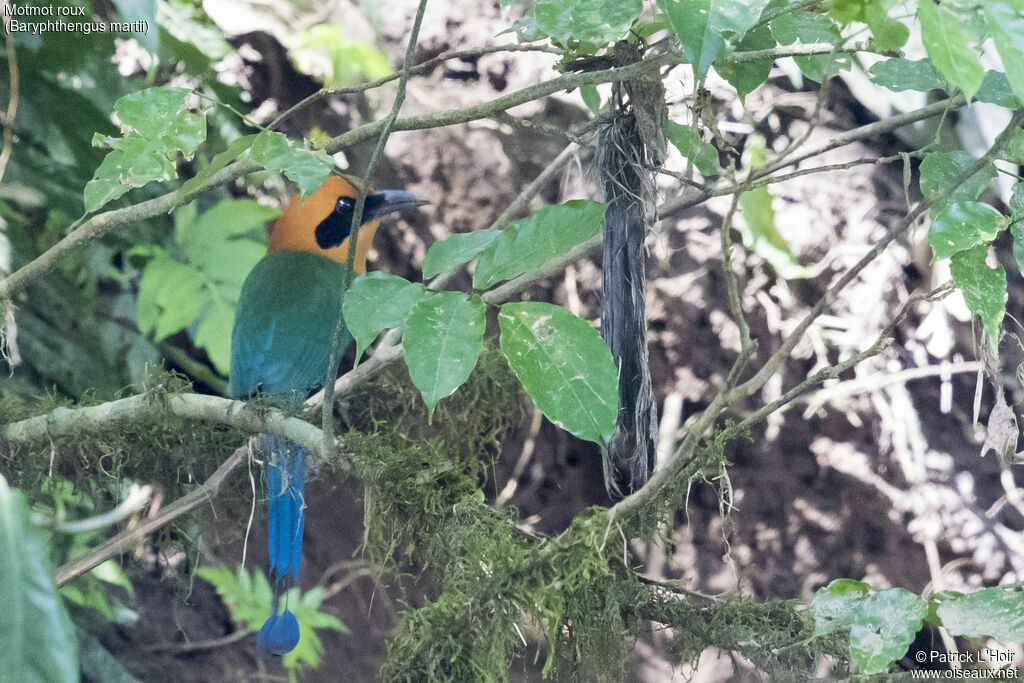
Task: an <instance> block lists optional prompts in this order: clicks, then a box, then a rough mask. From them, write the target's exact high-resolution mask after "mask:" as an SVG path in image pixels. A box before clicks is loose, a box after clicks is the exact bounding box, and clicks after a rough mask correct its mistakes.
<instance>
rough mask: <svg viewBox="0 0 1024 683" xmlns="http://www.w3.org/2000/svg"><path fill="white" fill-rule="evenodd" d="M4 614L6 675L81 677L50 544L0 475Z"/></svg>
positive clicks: (0, 634)
mask: <svg viewBox="0 0 1024 683" xmlns="http://www.w3.org/2000/svg"><path fill="white" fill-rule="evenodd" d="M0 594H2V595H3V596H4V618H3V619H0V643H2V644H3V648H4V656H3V676H4V677H5V678H9V679H10V680H12V681H68V682H69V683H75V682H77V681H78V652H77V650H78V647H77V641H76V639H75V631H74V628H73V627H72V625H71V620H70V619H69V618H68V615H67V612H65V611H64V607H63V606H62V605H61V603H60V600H59V599H58V598H57V589H56V586H55V585H54V582H53V578H52V577H51V575H50V564H49V550H48V549H47V543H46V540H45V538H44V536H43V534H42V533H41V532H40V530H39V529H37V528H35V526H34V525H33V524H32V522H31V520H30V519H29V509H28V504H27V503H26V501H25V496H24V495H23V494H22V493H21V492H20V491H17V490H12V489H10V488H9V487H8V485H7V480H6V479H4V477H3V476H2V475H0Z"/></svg>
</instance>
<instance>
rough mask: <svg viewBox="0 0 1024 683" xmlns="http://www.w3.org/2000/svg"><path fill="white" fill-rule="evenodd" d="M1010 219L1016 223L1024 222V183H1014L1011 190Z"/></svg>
mask: <svg viewBox="0 0 1024 683" xmlns="http://www.w3.org/2000/svg"><path fill="white" fill-rule="evenodd" d="M1010 217H1011V218H1012V219H1013V220H1014V221H1021V220H1024V181H1018V182H1016V183H1014V185H1013V189H1011V190H1010Z"/></svg>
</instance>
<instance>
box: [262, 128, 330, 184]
mask: <svg viewBox="0 0 1024 683" xmlns="http://www.w3.org/2000/svg"><path fill="white" fill-rule="evenodd" d="M251 155H252V160H253V161H255V162H256V163H258V164H260V165H261V166H263V168H265V169H267V170H268V171H269V172H271V173H283V174H285V175H286V176H287V177H288V178H289V179H290V180H292V181H294V182H295V183H296V184H297V185H298V186H299V190H300V191H301V192H302V195H303V196H306V195H307V194H309V193H310V192H313V191H314V190H316V189H317V188H318V187H320V184H321V183H323V182H324V180H325V179H326V178H327V176H328V175H330V173H331V171H332V170H333V169H334V162H333V161H332V160H331V158H330V157H329V156H328V155H327V153H326V152H324V151H323V150H310V149H307V148H306V147H304V146H303V145H302V144H300V143H297V142H295V141H294V140H291V139H289V138H288V136H287V135H285V134H283V133H272V132H270V131H266V130H265V131H263V132H262V133H260V134H258V135H257V136H256V139H255V140H253V142H252V150H251Z"/></svg>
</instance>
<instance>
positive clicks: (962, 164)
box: [920, 150, 996, 211]
mask: <svg viewBox="0 0 1024 683" xmlns="http://www.w3.org/2000/svg"><path fill="white" fill-rule="evenodd" d="M975 161H976V159H975V158H974V157H972V156H971V155H970V154H968V153H967V152H964V151H961V150H957V151H955V152H932V153H931V154H929V155H928V156H926V157H925V158H924V161H922V162H921V169H920V173H921V180H920V184H921V194H923V195H924V197H925V199H927V200H928V201H929V202H930V203H931V207H932V210H933V211H938V210H940V209H942V207H944V206H946V205H947V204H951V203H953V202H960V201H974V200H975V199H977V198H978V195H980V194H981V193H982V192H984V191H985V188H987V187H988V186H989V184H990V183H991V182H992V179H993V178H995V177H996V168H995V166H994V165H993V164H987V165H986V166H985V167H984V168H983V169H982V170H980V171H978V172H977V173H975V174H974V175H973V176H971V177H970V178H968V179H967V180H965V181H964V182H963V183H961V184H960V185H959V186H958V187H957V188H956V189H955V190H950V188H951V187H952V186H953V182H954V181H955V180H956V179H957V178H958V177H959V176H960V175H961V174H962V173H963V172H964V171H966V170H967V169H968V168H969V167H970V166H971V165H972V164H973V163H974V162H975Z"/></svg>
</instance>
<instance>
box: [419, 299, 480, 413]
mask: <svg viewBox="0 0 1024 683" xmlns="http://www.w3.org/2000/svg"><path fill="white" fill-rule="evenodd" d="M484 323H485V320H484V302H483V299H481V298H480V297H479V296H477V295H475V294H474V295H472V296H466V295H465V294H463V293H461V292H436V293H434V294H432V295H430V296H428V297H426V298H424V299H421V300H420V301H419V302H418V303H417V304H416V305H415V306H413V308H412V310H411V311H410V312H409V315H408V316H407V317H406V318H405V324H404V325H403V326H402V346H403V352H402V353H403V355H404V356H405V364H406V365H407V366H408V367H409V376H410V377H411V378H412V382H413V384H415V385H416V388H417V389H419V390H420V395H421V396H423V402H424V403H426V404H427V408H428V409H429V411H430V416H431V417H433V414H434V406H436V405H437V402H438V401H440V400H441V399H442V398H445V397H446V396H451V395H452V394H453V393H454V392H455V390H456V389H458V388H459V387H460V386H462V384H463V383H464V382H465V381H466V380H467V379H468V378H469V374H470V373H471V372H472V371H473V368H474V367H475V366H476V361H477V358H479V356H480V353H481V352H482V351H483V349H484V327H485V324H484Z"/></svg>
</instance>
